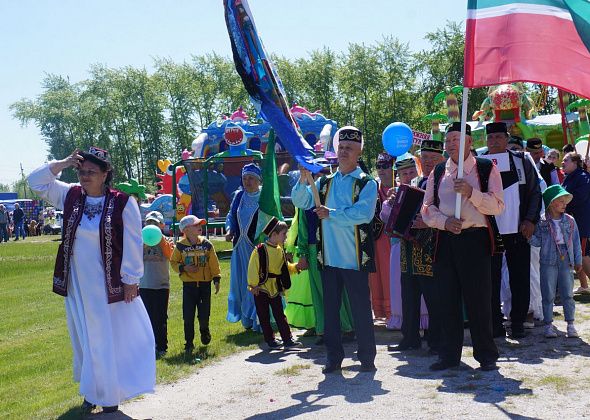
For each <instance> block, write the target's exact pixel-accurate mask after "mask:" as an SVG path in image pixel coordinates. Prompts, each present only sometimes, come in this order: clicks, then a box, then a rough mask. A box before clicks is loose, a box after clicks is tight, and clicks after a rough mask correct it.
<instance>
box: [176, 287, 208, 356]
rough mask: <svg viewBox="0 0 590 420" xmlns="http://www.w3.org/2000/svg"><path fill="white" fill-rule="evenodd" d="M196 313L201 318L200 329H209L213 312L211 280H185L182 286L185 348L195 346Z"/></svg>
mask: <svg viewBox="0 0 590 420" xmlns="http://www.w3.org/2000/svg"><path fill="white" fill-rule="evenodd" d="M195 313H196V314H197V316H198V318H199V330H201V331H208V330H209V315H210V314H211V282H185V283H184V284H183V286H182V319H183V320H184V341H185V348H187V347H193V340H194V338H195Z"/></svg>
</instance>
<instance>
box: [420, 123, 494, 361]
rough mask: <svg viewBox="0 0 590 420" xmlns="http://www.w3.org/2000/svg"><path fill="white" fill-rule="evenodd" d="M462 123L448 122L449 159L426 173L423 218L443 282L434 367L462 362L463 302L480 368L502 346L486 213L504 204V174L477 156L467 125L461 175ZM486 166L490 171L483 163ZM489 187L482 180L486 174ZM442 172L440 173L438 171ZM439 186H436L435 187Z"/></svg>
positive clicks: (492, 358) (492, 211) (438, 280)
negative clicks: (431, 232) (433, 236)
mask: <svg viewBox="0 0 590 420" xmlns="http://www.w3.org/2000/svg"><path fill="white" fill-rule="evenodd" d="M460 130H461V124H460V123H453V124H451V125H449V126H448V127H447V133H446V137H445V150H446V151H447V153H448V155H449V159H448V160H447V162H446V163H441V164H439V165H438V166H437V167H436V168H435V169H434V171H433V175H431V176H430V177H429V178H428V183H427V185H426V195H425V197H424V204H423V206H422V211H421V213H422V218H423V221H424V222H425V223H426V224H427V225H428V226H430V227H432V228H435V229H437V230H438V244H437V248H436V251H435V260H434V266H433V271H434V277H435V279H436V281H437V282H438V285H439V295H440V299H441V317H442V320H441V321H442V325H443V337H442V343H441V348H440V351H439V360H438V361H437V362H436V363H434V364H432V365H431V366H430V369H431V370H435V371H436V370H444V369H448V368H450V367H454V366H458V365H459V363H460V361H461V349H462V347H463V311H462V299H461V297H463V301H464V302H465V307H466V309H467V316H468V318H469V326H470V331H471V341H472V344H473V356H474V358H475V359H476V360H477V361H478V362H479V363H480V366H481V369H482V370H494V369H497V366H496V360H497V359H498V349H497V347H496V344H495V343H494V339H493V337H492V316H491V303H490V301H491V271H490V261H491V255H492V247H493V244H492V241H491V240H490V238H491V237H492V236H491V235H490V231H489V230H488V226H489V224H488V215H498V214H500V213H501V212H502V211H503V210H504V193H503V190H502V179H501V177H500V173H499V172H498V170H497V168H496V167H495V165H492V164H491V163H490V161H484V160H483V159H482V160H480V159H479V158H478V159H477V160H476V158H475V157H473V155H472V154H471V153H469V151H470V149H471V144H472V139H471V130H470V128H469V126H467V135H466V136H465V149H464V156H465V160H464V167H463V168H464V174H463V177H462V178H458V177H457V175H458V174H457V172H458V168H457V162H458V161H459V146H460V142H459V138H460ZM486 166H487V172H485V170H484V169H483V168H484V167H486ZM484 173H485V175H486V176H487V179H485V180H484V182H485V183H487V189H486V188H485V186H484V188H483V190H484V192H482V185H485V184H484V183H481V184H480V180H482V178H486V176H484V177H482V176H481V175H482V174H484ZM437 174H438V175H437ZM435 190H436V191H435ZM457 193H459V194H461V196H462V197H461V218H460V219H457V218H455V217H454V213H455V201H456V195H457Z"/></svg>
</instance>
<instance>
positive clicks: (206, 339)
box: [201, 328, 211, 346]
mask: <svg viewBox="0 0 590 420" xmlns="http://www.w3.org/2000/svg"><path fill="white" fill-rule="evenodd" d="M210 342H211V333H210V332H209V329H208V328H207V329H206V330H201V343H203V345H204V346H206V345H207V344H209V343H210Z"/></svg>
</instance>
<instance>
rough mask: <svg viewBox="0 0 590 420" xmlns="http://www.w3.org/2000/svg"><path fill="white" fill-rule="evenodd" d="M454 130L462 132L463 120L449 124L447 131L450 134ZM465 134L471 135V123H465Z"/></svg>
mask: <svg viewBox="0 0 590 420" xmlns="http://www.w3.org/2000/svg"><path fill="white" fill-rule="evenodd" d="M453 131H458V132H459V133H460V132H461V122H460V121H457V122H454V123H452V124H449V125H447V131H446V133H447V134H448V133H451V132H453ZM465 134H466V135H468V136H470V135H471V127H470V126H469V124H465Z"/></svg>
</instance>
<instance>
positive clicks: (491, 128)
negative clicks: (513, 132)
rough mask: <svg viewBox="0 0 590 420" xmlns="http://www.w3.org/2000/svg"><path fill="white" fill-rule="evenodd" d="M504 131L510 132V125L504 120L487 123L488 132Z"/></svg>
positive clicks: (505, 132)
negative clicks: (507, 125)
mask: <svg viewBox="0 0 590 420" xmlns="http://www.w3.org/2000/svg"><path fill="white" fill-rule="evenodd" d="M492 133H504V134H508V127H506V123H503V122H493V123H489V124H488V125H486V134H492Z"/></svg>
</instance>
